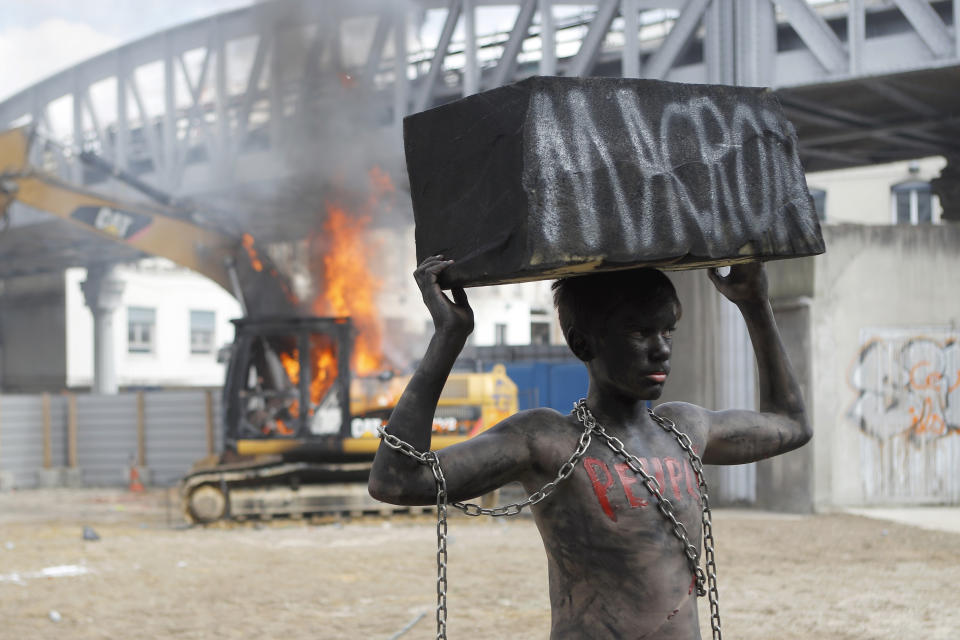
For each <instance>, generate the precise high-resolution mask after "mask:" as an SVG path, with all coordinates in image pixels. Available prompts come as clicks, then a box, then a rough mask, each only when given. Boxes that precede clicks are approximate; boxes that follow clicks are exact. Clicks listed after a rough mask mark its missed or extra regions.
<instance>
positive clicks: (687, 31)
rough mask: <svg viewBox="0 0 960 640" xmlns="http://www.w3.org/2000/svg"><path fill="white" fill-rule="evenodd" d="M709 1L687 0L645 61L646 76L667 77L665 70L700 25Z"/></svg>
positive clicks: (668, 68)
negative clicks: (657, 45) (667, 33)
mask: <svg viewBox="0 0 960 640" xmlns="http://www.w3.org/2000/svg"><path fill="white" fill-rule="evenodd" d="M710 2H711V0H689V2H687V4H686V5H685V6H684V7H683V11H682V12H681V13H680V17H679V18H677V21H676V22H675V23H674V25H673V28H672V29H670V33H669V35H667V37H666V39H664V41H663V44H661V45H660V47H659V48H658V49H657V50H656V51H655V52H654V54H653V55H652V56H650V60H648V61H647V64H646V69H645V70H644V75H645V76H646V77H648V78H655V79H663V78H666V77H667V72H668V71H669V70H670V67H672V66H673V63H674V62H676V60H677V56H679V55H680V54H681V53H683V50H684V49H685V48H686V47H687V45H688V44H690V39H691V38H692V37H693V34H694V33H695V32H696V30H697V27H698V26H699V25H700V21H701V19H702V18H703V13H704V12H705V11H706V10H707V7H708V6H709V5H710Z"/></svg>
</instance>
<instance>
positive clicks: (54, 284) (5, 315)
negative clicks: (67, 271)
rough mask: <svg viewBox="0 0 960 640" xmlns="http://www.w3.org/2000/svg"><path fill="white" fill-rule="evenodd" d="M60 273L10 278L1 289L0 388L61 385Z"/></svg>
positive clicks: (63, 346) (63, 328) (63, 322)
mask: <svg viewBox="0 0 960 640" xmlns="http://www.w3.org/2000/svg"><path fill="white" fill-rule="evenodd" d="M63 292H64V278H63V274H45V275H36V276H24V277H20V278H9V279H7V280H5V281H2V288H0V388H2V389H4V390H6V391H7V392H25V393H30V392H36V391H44V390H48V389H62V388H63V387H64V384H65V379H66V355H65V354H66V311H65V307H64V297H63Z"/></svg>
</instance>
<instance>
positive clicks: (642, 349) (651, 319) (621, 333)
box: [587, 301, 678, 400]
mask: <svg viewBox="0 0 960 640" xmlns="http://www.w3.org/2000/svg"><path fill="white" fill-rule="evenodd" d="M677 319H678V318H677V305H676V304H674V303H673V302H672V301H670V302H666V303H663V304H649V303H644V302H635V301H634V302H628V303H626V304H624V305H622V306H620V307H618V308H617V309H615V310H614V311H613V312H612V313H610V314H609V315H608V316H607V318H606V319H600V320H599V322H598V323H597V329H596V332H597V333H596V335H593V336H590V337H589V341H590V345H591V347H592V349H591V350H592V355H593V358H592V359H591V360H590V362H588V363H587V367H588V369H589V370H590V375H591V378H592V380H593V382H594V383H595V384H597V385H599V387H600V388H601V390H603V391H605V392H607V393H613V394H615V395H619V396H622V397H624V398H625V399H627V400H655V399H657V398H659V397H660V394H661V393H662V392H663V385H664V383H665V382H666V379H667V375H668V374H669V373H670V353H671V350H672V335H673V331H674V329H675V328H676V324H677Z"/></svg>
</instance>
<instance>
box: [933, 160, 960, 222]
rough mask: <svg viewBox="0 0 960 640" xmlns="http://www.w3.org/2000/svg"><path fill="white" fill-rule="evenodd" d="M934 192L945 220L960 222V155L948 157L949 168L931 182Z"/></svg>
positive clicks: (944, 169) (946, 167) (945, 168)
mask: <svg viewBox="0 0 960 640" xmlns="http://www.w3.org/2000/svg"><path fill="white" fill-rule="evenodd" d="M930 186H931V187H932V188H933V192H934V193H935V194H937V197H938V198H940V206H941V207H943V215H942V216H941V218H942V219H943V220H949V221H951V222H960V155H953V156H947V166H945V167H944V168H943V169H942V170H941V171H940V175H939V176H938V177H936V178H934V179H933V180H931V181H930Z"/></svg>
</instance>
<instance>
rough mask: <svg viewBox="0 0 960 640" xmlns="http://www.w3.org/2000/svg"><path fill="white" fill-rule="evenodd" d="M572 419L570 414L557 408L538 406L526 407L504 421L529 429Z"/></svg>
mask: <svg viewBox="0 0 960 640" xmlns="http://www.w3.org/2000/svg"><path fill="white" fill-rule="evenodd" d="M569 420H570V415H564V414H562V413H560V412H559V411H557V410H556V409H551V408H550V407H537V408H535V409H524V410H523V411H518V412H517V413H515V414H513V415H512V416H510V417H509V418H507V419H506V420H504V422H510V423H512V424H514V425H517V426H522V427H525V428H528V429H537V428H540V427H550V426H554V425H556V424H558V423H565V422H568V421H569Z"/></svg>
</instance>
